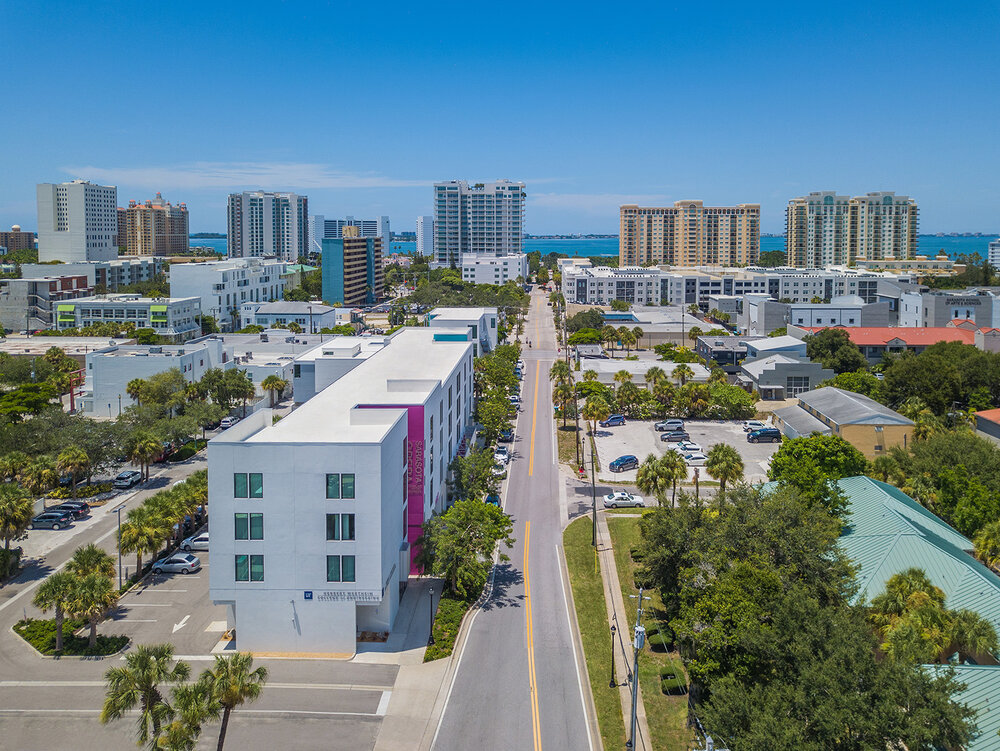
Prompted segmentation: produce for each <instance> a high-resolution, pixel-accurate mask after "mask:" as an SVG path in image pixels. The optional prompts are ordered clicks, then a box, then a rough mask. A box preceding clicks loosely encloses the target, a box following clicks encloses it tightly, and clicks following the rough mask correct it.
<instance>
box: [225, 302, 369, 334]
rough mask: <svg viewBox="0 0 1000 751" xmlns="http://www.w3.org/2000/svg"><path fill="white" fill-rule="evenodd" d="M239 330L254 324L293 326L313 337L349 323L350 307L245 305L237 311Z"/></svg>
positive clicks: (304, 304)
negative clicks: (238, 312) (320, 332)
mask: <svg viewBox="0 0 1000 751" xmlns="http://www.w3.org/2000/svg"><path fill="white" fill-rule="evenodd" d="M240 318H241V328H246V327H247V326H249V325H251V324H253V325H256V326H263V327H264V328H271V327H275V326H277V327H281V328H288V326H289V324H292V323H294V324H296V325H298V326H300V327H301V328H302V330H303V331H305V332H307V333H310V334H316V333H319V331H321V330H322V329H332V328H333V327H334V326H338V325H340V324H342V323H346V324H350V323H351V320H352V311H351V309H350V308H334V307H332V306H330V305H324V304H323V303H319V302H265V303H256V302H254V303H244V305H243V306H242V308H241V310H240Z"/></svg>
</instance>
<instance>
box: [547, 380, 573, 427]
mask: <svg viewBox="0 0 1000 751" xmlns="http://www.w3.org/2000/svg"><path fill="white" fill-rule="evenodd" d="M573 395H574V394H573V387H572V386H570V385H569V384H568V383H560V384H557V385H556V386H554V387H553V388H552V403H553V404H555V405H556V406H557V407H559V409H560V410H561V411H562V418H563V427H564V428H565V427H566V411H567V410H566V408H567V407H568V406H569V405H570V403H571V402H572V401H573Z"/></svg>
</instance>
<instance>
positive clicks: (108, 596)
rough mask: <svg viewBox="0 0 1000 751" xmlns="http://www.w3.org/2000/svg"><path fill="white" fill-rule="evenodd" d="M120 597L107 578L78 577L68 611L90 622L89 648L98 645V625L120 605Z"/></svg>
mask: <svg viewBox="0 0 1000 751" xmlns="http://www.w3.org/2000/svg"><path fill="white" fill-rule="evenodd" d="M118 597H119V594H118V590H116V589H115V586H114V584H112V583H111V579H110V578H109V577H107V576H101V575H100V574H87V575H86V576H84V577H82V578H81V577H77V579H76V587H75V588H74V589H73V593H72V594H71V595H70V598H69V601H68V602H67V603H66V609H67V610H68V611H69V612H70V613H72V614H73V615H74V616H76V617H77V618H86V619H87V620H88V621H90V642H89V646H91V647H93V646H94V645H95V644H97V624H98V623H100V621H101V620H102V619H103V618H104V616H105V615H107V613H108V611H109V610H111V609H112V608H114V607H115V605H117V604H118Z"/></svg>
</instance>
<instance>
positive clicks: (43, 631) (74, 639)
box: [14, 618, 129, 657]
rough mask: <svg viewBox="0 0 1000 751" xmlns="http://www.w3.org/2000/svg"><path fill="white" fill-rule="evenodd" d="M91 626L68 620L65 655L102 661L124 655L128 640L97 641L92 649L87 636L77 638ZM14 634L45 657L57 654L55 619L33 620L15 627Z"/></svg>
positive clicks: (76, 620) (65, 632) (100, 638)
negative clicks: (121, 653)
mask: <svg viewBox="0 0 1000 751" xmlns="http://www.w3.org/2000/svg"><path fill="white" fill-rule="evenodd" d="M86 625H87V622H86V621H85V620H82V619H73V618H67V619H66V620H64V621H63V651H62V652H61V654H62V655H64V656H65V655H75V656H82V657H100V656H104V655H111V654H114V653H115V652H118V651H120V650H121V649H123V648H124V647H125V645H126V644H128V641H129V640H128V637H127V636H101V635H98V637H97V644H95V645H94V647H93V649H91V648H90V647H89V646H88V645H89V640H88V638H87V637H86V636H76V635H74V633H73V632H74V631H79V630H80V629H81V628H84V627H85V626H86ZM14 631H15V633H17V635H18V636H20V637H21V638H22V639H24V640H25V641H26V642H28V644H30V645H31V646H33V647H34V648H35V649H37V650H38V651H39V652H41V653H42V654H43V655H54V654H55V653H56V621H55V619H54V618H50V619H48V620H41V619H38V618H29V619H28V620H26V621H18V622H17V623H16V624H14Z"/></svg>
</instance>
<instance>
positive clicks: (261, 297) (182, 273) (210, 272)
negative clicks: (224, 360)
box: [170, 257, 286, 330]
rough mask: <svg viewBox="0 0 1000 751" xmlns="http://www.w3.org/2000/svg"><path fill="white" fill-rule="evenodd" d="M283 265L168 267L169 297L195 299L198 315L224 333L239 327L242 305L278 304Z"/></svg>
mask: <svg viewBox="0 0 1000 751" xmlns="http://www.w3.org/2000/svg"><path fill="white" fill-rule="evenodd" d="M284 273H285V262H284V261H281V260H278V259H276V258H254V257H248V258H230V259H228V260H225V261H206V262H204V263H175V264H172V265H171V266H170V294H172V295H175V296H177V297H197V298H198V299H199V300H200V301H201V311H202V313H203V314H205V315H210V316H213V317H214V318H215V320H216V321H217V322H218V323H219V325H220V326H222V327H223V329H224V330H231V329H232V328H233V327H234V326H235V327H238V326H239V319H240V308H241V306H242V305H243V304H244V303H250V302H257V303H261V302H270V301H272V300H280V299H281V297H282V294H283V293H284V291H285V284H286V280H285V279H284V278H283V276H282V275H283V274H284Z"/></svg>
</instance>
